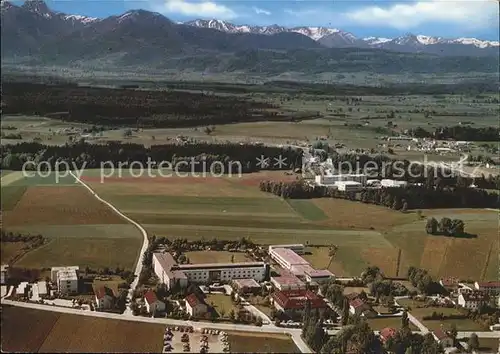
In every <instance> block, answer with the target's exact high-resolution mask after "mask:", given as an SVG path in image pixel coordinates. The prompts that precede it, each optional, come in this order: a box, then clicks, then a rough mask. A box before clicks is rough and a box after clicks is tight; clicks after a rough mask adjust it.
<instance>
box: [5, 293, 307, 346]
mask: <svg viewBox="0 0 500 354" xmlns="http://www.w3.org/2000/svg"><path fill="white" fill-rule="evenodd" d="M1 303H2V304H3V305H11V306H17V307H24V308H30V309H35V310H42V311H52V312H60V313H66V314H70V315H80V316H89V317H99V318H108V319H114V320H124V321H135V322H145V323H157V324H163V325H170V326H193V327H194V328H196V329H199V328H213V329H219V330H223V331H234V332H256V333H276V334H285V335H286V334H288V335H290V336H291V338H292V340H293V341H294V343H295V345H296V346H297V347H298V348H299V349H300V351H301V352H302V353H312V352H311V350H310V349H309V347H308V346H307V345H306V344H305V343H304V341H303V340H302V338H301V336H300V335H301V332H302V331H301V330H300V329H290V328H280V327H276V326H274V325H264V326H262V327H257V326H249V325H241V324H230V323H209V322H195V321H183V320H174V319H171V318H152V317H142V316H126V315H125V316H124V315H121V314H115V313H107V312H96V311H84V310H77V309H73V308H67V307H57V306H47V305H41V304H33V303H27V302H19V301H12V300H6V299H2V300H1Z"/></svg>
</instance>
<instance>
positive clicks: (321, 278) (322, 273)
mask: <svg viewBox="0 0 500 354" xmlns="http://www.w3.org/2000/svg"><path fill="white" fill-rule="evenodd" d="M305 278H306V281H307V282H309V283H316V284H321V283H324V282H327V281H329V280H330V279H332V278H333V274H332V272H330V271H329V270H327V269H312V270H307V271H305Z"/></svg>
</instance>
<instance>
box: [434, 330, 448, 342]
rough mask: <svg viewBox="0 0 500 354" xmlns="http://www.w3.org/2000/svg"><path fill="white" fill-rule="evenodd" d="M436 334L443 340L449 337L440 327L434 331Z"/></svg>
mask: <svg viewBox="0 0 500 354" xmlns="http://www.w3.org/2000/svg"><path fill="white" fill-rule="evenodd" d="M434 335H435V336H436V338H437V339H438V340H443V339H445V338H447V337H448V335H447V334H446V333H445V332H444V331H443V330H442V329H440V328H438V329H436V330H435V331H434Z"/></svg>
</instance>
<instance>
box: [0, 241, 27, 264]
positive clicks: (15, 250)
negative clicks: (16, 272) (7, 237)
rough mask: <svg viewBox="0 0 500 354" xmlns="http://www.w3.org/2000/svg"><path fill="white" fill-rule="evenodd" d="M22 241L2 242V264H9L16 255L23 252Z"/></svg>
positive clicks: (0, 248)
mask: <svg viewBox="0 0 500 354" xmlns="http://www.w3.org/2000/svg"><path fill="white" fill-rule="evenodd" d="M26 245H27V244H26V243H24V242H2V243H1V245H0V251H1V257H0V258H1V259H2V264H4V263H5V264H9V263H11V262H12V260H13V259H14V258H15V257H16V256H17V255H18V254H22V253H24V250H23V247H25V246H26Z"/></svg>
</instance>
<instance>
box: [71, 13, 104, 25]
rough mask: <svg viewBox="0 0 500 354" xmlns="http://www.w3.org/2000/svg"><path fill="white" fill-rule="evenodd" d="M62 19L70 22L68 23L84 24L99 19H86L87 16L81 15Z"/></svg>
mask: <svg viewBox="0 0 500 354" xmlns="http://www.w3.org/2000/svg"><path fill="white" fill-rule="evenodd" d="M64 19H65V20H70V21H76V22H81V23H84V24H87V23H92V22H96V21H99V19H98V18H96V17H87V16H81V15H64Z"/></svg>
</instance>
